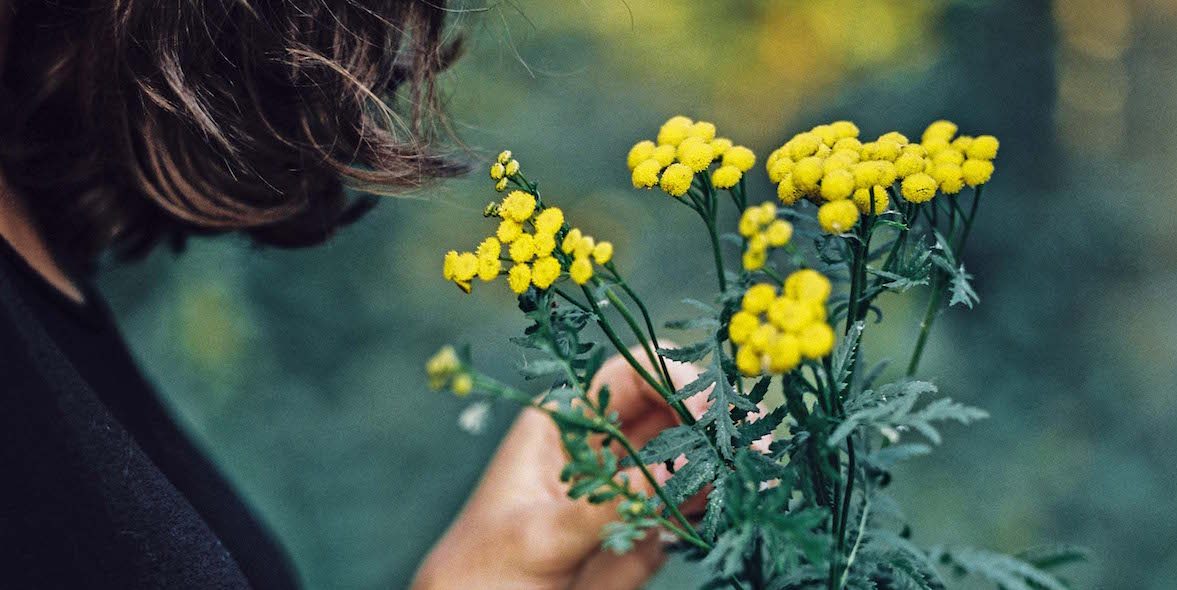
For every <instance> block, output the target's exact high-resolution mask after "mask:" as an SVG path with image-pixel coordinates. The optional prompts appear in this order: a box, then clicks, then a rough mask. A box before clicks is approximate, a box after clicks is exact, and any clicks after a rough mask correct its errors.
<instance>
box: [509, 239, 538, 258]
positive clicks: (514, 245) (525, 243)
mask: <svg viewBox="0 0 1177 590" xmlns="http://www.w3.org/2000/svg"><path fill="white" fill-rule="evenodd" d="M509 252H510V254H511V260H514V261H515V262H527V261H528V260H531V259H532V258H535V237H533V236H532V235H531V234H521V235H520V236H519V237H517V238H515V241H513V242H511V248H510V250H509Z"/></svg>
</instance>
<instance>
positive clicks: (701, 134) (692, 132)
mask: <svg viewBox="0 0 1177 590" xmlns="http://www.w3.org/2000/svg"><path fill="white" fill-rule="evenodd" d="M687 137H698V138H699V139H702V140H703V141H711V140H712V139H715V124H714V123H708V122H707V121H699V122H698V123H695V124H694V125H691V127H690V129H687Z"/></svg>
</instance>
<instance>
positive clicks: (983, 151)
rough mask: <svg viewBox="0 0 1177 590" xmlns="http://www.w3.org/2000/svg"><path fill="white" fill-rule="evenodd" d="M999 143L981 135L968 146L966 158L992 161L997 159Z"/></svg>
mask: <svg viewBox="0 0 1177 590" xmlns="http://www.w3.org/2000/svg"><path fill="white" fill-rule="evenodd" d="M999 146H1000V143H999V142H998V141H997V138H996V137H993V136H992V135H982V136H980V137H977V138H976V139H974V140H973V143H972V144H970V145H969V149H968V156H969V157H970V158H972V159H974V160H992V159H993V158H996V157H997V148H998V147H999Z"/></svg>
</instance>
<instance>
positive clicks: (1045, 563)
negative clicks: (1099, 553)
mask: <svg viewBox="0 0 1177 590" xmlns="http://www.w3.org/2000/svg"><path fill="white" fill-rule="evenodd" d="M1014 557H1017V558H1018V559H1021V560H1022V561H1025V562H1027V563H1030V564H1032V565H1034V566H1035V567H1038V568H1040V569H1044V570H1049V569H1052V568H1056V567H1059V566H1063V565H1067V564H1071V563H1078V562H1081V561H1087V560H1089V559H1091V552H1090V551H1088V550H1087V549H1084V548H1083V547H1078V546H1076V545H1065V544H1054V545H1041V546H1038V547H1031V548H1029V549H1024V550H1022V551H1019V552H1017V553H1016V554H1015V555H1014Z"/></svg>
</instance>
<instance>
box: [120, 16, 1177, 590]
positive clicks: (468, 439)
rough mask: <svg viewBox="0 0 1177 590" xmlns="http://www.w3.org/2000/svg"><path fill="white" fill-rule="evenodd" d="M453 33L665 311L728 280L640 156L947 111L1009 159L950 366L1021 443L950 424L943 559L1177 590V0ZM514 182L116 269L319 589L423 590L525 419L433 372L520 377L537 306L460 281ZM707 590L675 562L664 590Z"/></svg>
mask: <svg viewBox="0 0 1177 590" xmlns="http://www.w3.org/2000/svg"><path fill="white" fill-rule="evenodd" d="M453 22H454V24H455V25H456V26H457V27H458V28H459V29H460V30H461V31H462V32H463V34H465V35H466V36H467V38H468V46H469V52H468V55H467V56H466V57H465V58H464V59H463V60H462V61H461V62H460V63H459V65H458V66H457V67H456V69H455V71H454V72H453V73H452V74H451V75H450V77H449V78H448V79H447V81H446V84H447V87H448V90H449V95H450V101H449V102H450V107H449V108H450V110H451V112H452V114H453V117H454V119H455V122H456V125H457V128H458V130H459V134H460V135H461V137H462V138H463V139H464V140H465V141H466V142H467V143H468V144H469V145H470V146H472V147H473V150H474V151H475V153H474V154H472V155H471V156H470V157H471V158H472V159H478V158H482V159H485V158H488V157H489V156H490V155H492V154H494V153H496V152H497V151H498V150H499V149H501V148H502V147H508V146H509V147H510V148H512V149H513V150H514V151H515V153H516V155H517V157H518V158H520V159H521V161H522V162H523V166H524V169H525V170H526V171H527V172H528V173H529V176H531V177H532V178H538V179H540V180H541V181H542V183H543V185H544V186H545V188H546V191H547V194H548V195H549V196H550V197H552V198H555V199H557V200H558V201H559V202H560V204H561V205H563V206H565V209H566V210H567V211H568V213H569V215H570V217H571V218H572V219H574V220H575V221H576V223H577V224H578V225H580V226H582V227H584V228H586V230H588V231H590V232H591V233H593V234H594V235H597V236H598V237H608V238H610V239H612V241H613V242H614V243H615V244H616V245H617V250H618V261H619V264H620V265H621V266H622V267H623V268H626V269H630V270H629V271H628V275H629V276H630V277H631V279H632V282H633V283H635V286H636V287H637V289H638V290H639V291H640V292H643V293H646V294H647V297H648V299H649V300H650V301H651V302H652V303H653V307H654V310H655V312H656V314H657V315H659V316H661V317H663V318H665V317H668V316H670V315H673V314H675V313H676V311H679V310H680V304H679V303H677V302H678V301H679V300H680V299H681V298H682V297H686V296H696V297H698V296H707V295H708V293H709V292H708V290H707V289H708V288H709V287H710V286H711V285H710V283H711V280H712V279H711V275H710V274H709V273H710V270H709V269H710V267H709V264H710V263H709V261H708V258H707V256H708V254H707V250H706V244H705V241H704V240H703V238H702V236H701V235H700V228H699V226H698V225H697V220H696V219H694V218H693V217H692V216H691V215H690V214H689V212H688V211H687V210H686V209H683V208H680V207H672V206H670V205H669V204H668V203H667V202H666V199H667V197H665V195H662V194H661V193H658V192H638V191H634V190H632V189H630V188H629V187H628V174H627V172H626V169H625V165H624V155H625V151H626V149H627V148H628V147H629V145H630V144H631V143H632V142H633V141H635V140H636V139H639V138H644V137H650V136H653V135H654V133H655V132H656V129H657V126H658V124H659V123H660V122H661V121H662V120H664V119H665V118H666V117H668V116H669V115H672V114H677V113H680V112H681V113H684V114H687V115H691V116H694V117H701V118H707V119H710V120H713V121H715V122H716V123H717V124H718V125H719V128H720V132H721V134H722V135H725V136H728V137H731V138H734V139H735V140H736V141H737V143H744V144H746V145H749V146H751V147H753V148H754V149H755V150H756V151H757V153H758V154H760V155H761V158H763V156H764V155H765V154H767V152H768V151H769V150H770V149H771V148H773V147H775V146H777V145H779V144H780V143H781V142H782V141H783V140H784V139H785V138H787V137H789V136H790V135H792V134H793V133H795V132H797V131H799V130H801V129H807V128H809V127H810V126H812V125H814V124H816V123H819V122H825V121H828V120H832V119H834V118H851V119H853V120H855V121H857V122H858V123H859V124H860V126H861V127H862V128H863V131H864V134H869V135H871V137H873V136H875V135H877V134H879V133H882V132H884V131H888V130H891V129H898V130H900V131H902V132H905V133H908V134H910V135H918V134H919V132H920V131H921V130H922V128H923V126H924V125H925V124H926V123H927V122H928V121H930V120H933V119H936V118H940V117H948V118H951V119H953V120H955V121H957V122H959V123H960V124H961V127H962V130H963V131H964V132H968V133H982V132H988V133H994V134H996V135H997V136H999V137H1000V138H1001V140H1002V148H1001V155H1000V157H999V159H998V162H997V164H998V172H997V175H996V176H995V180H994V181H993V183H992V187H991V190H989V191H987V193H986V194H987V196H989V198H988V199H987V203H986V207H985V208H984V209H983V211H982V214H981V217H980V219H979V222H978V223H979V226H978V227H977V228H976V230H975V233H974V234H973V235H974V238H973V240H972V245H971V246H970V252H969V256H968V265H969V270H970V272H972V273H973V274H974V275H975V276H976V277H977V279H976V286H977V290H978V291H979V293H980V295H981V305H980V307H979V308H978V309H976V310H973V311H964V310H961V309H959V308H956V309H952V310H950V311H948V312H947V313H946V314H945V316H944V318H943V319H942V320H941V324H939V328H940V330H939V331H938V332H937V333H936V334H935V335H934V337H933V339H932V342H931V347H930V353H929V355H928V356H927V358H926V363H925V365H924V371H923V372H924V373H925V374H926V375H927V376H929V377H932V378H934V379H935V380H936V381H937V382H938V383H939V384H940V385H941V386H942V389H943V390H944V391H945V392H946V393H947V394H948V395H951V396H952V397H954V398H957V399H961V400H963V401H966V402H968V403H971V404H974V405H980V406H982V407H985V408H988V409H989V410H990V412H991V413H992V416H993V417H992V419H990V420H987V421H984V422H982V423H980V424H979V425H976V426H973V427H970V428H967V429H963V428H952V429H950V430H951V432H950V433H949V434H950V437H949V438H948V439H947V441H946V443H945V444H944V445H943V447H942V448H941V449H940V450H939V451H938V452H937V453H935V454H934V455H933V456H932V457H930V458H926V459H923V460H919V461H916V462H914V463H912V464H911V465H909V466H907V467H906V468H903V469H902V470H901V471H900V472H899V473H898V477H897V483H896V485H895V486H894V490H893V491H894V493H895V494H897V495H898V496H899V497H900V498H901V499H902V501H903V502H904V504H905V506H906V507H907V509H908V511H909V513H910V514H911V515H912V516H913V521H914V525H915V533H916V537H917V539H919V540H920V541H922V542H926V543H937V542H947V543H952V542H965V543H973V544H979V545H985V546H990V547H994V548H996V549H1001V550H1009V551H1013V550H1018V549H1021V548H1024V547H1025V546H1028V545H1034V544H1039V543H1045V542H1051V541H1060V542H1067V543H1076V544H1081V545H1085V546H1087V547H1089V548H1090V549H1091V550H1092V551H1093V555H1094V559H1093V561H1092V562H1091V563H1090V564H1087V565H1084V566H1079V567H1078V568H1075V569H1074V570H1072V571H1073V574H1074V578H1075V579H1076V580H1077V582H1078V586H1079V587H1084V588H1133V589H1153V588H1155V589H1162V588H1166V589H1167V588H1172V587H1173V584H1174V582H1173V580H1175V579H1177V518H1175V517H1174V515H1173V510H1174V507H1175V506H1177V502H1175V501H1174V495H1175V490H1177V437H1175V436H1174V429H1175V427H1177V404H1174V403H1173V399H1174V396H1175V394H1177V312H1175V311H1174V304H1173V299H1172V297H1173V296H1172V294H1173V293H1174V292H1175V291H1177V270H1175V269H1177V214H1175V213H1174V209H1175V205H1177V191H1175V190H1174V188H1173V186H1174V183H1173V177H1174V174H1173V168H1174V165H1173V163H1174V161H1175V158H1174V156H1177V125H1175V123H1177V110H1175V109H1174V108H1173V107H1174V106H1175V99H1174V93H1175V92H1177V3H1174V2H1172V1H1171V0H1059V1H1056V2H1054V3H1050V2H1041V1H1030V0H1005V1H990V2H985V1H980V0H977V1H964V0H959V1H952V2H950V1H937V2H901V1H892V0H809V1H806V2H801V1H784V0H782V1H772V2H752V1H740V0H727V1H720V0H710V1H707V2H703V1H697V0H696V1H690V0H677V1H669V0H667V1H662V2H647V1H643V0H628V1H624V0H583V1H581V2H573V1H563V2H551V1H543V2H541V1H536V0H517V1H516V2H515V3H513V4H512V3H498V4H492V5H490V6H489V9H488V10H485V11H471V12H456V13H454V15H453ZM481 166H482V165H481V161H479V165H478V168H479V169H478V171H477V172H476V173H475V174H473V175H472V177H471V178H469V179H464V180H459V181H454V182H449V183H446V184H444V185H442V186H439V187H435V188H432V189H430V190H428V191H422V192H421V193H419V194H416V195H411V196H410V197H409V198H403V199H390V200H388V201H387V202H386V203H384V204H383V205H382V206H381V207H379V208H378V209H377V211H376V212H375V213H374V214H373V215H371V216H370V217H369V218H367V219H365V220H364V221H363V222H362V223H360V224H359V225H357V226H355V227H353V228H351V229H349V230H347V231H346V232H344V233H343V234H342V235H340V236H339V237H338V238H337V239H335V240H334V241H333V242H331V243H330V244H328V245H326V246H324V247H321V248H318V249H315V250H308V251H299V252H285V251H273V250H258V249H255V248H252V247H250V246H249V245H248V244H246V243H244V241H242V240H239V239H233V238H223V239H217V240H212V241H201V242H197V243H194V244H193V245H192V247H191V248H190V249H189V251H188V252H187V253H186V254H185V255H183V256H181V257H175V256H173V255H171V254H166V253H161V254H157V255H155V256H154V257H153V258H151V259H149V260H148V261H147V262H145V263H143V264H139V265H134V266H117V265H113V264H112V265H109V268H108V269H107V270H106V271H105V272H104V274H103V278H102V283H103V286H104V287H105V290H106V293H107V294H108V296H109V298H110V300H111V303H112V305H113V306H114V308H115V309H116V312H117V314H118V315H119V316H120V318H121V321H122V323H123V326H124V329H125V331H126V334H127V337H128V339H129V340H130V342H131V345H132V347H133V349H134V351H135V352H136V354H137V355H138V357H139V358H140V359H141V361H142V362H143V364H144V366H145V367H146V370H147V372H148V373H149V375H150V377H151V378H152V379H153V380H154V381H155V382H156V383H157V384H158V386H159V387H160V389H161V390H162V392H163V394H164V396H165V397H166V398H167V400H168V401H169V402H170V403H171V404H172V406H173V407H174V408H175V410H176V412H177V413H178V414H179V416H180V418H181V421H182V423H183V424H185V425H186V426H187V427H189V429H190V430H191V432H192V433H193V435H194V436H195V437H196V438H197V439H198V440H199V441H200V442H201V443H202V444H203V445H204V446H205V447H206V448H207V449H208V451H209V452H210V453H211V454H212V455H213V456H215V457H216V459H217V460H218V461H219V462H220V464H222V465H223V466H224V469H225V470H226V471H227V472H228V474H229V475H230V477H231V479H233V480H234V481H235V482H236V483H237V484H238V485H239V487H240V488H241V489H242V490H243V491H244V492H245V493H246V494H247V495H248V496H249V498H250V499H251V500H252V501H253V503H254V504H255V505H256V506H257V508H258V510H259V511H260V513H261V514H262V515H263V516H264V518H265V519H266V520H267V521H268V522H270V523H271V524H272V526H273V528H274V529H275V530H276V532H277V534H278V535H279V536H280V538H281V540H282V541H283V543H284V544H285V546H286V547H287V548H288V550H289V551H290V553H291V554H292V556H293V558H294V560H295V562H296V564H297V567H298V569H299V571H300V573H301V576H302V577H303V579H304V581H305V582H306V583H307V585H308V587H310V588H355V589H376V588H390V587H392V588H397V587H403V586H405V585H406V584H407V583H408V580H409V579H410V577H411V575H412V573H413V571H414V568H415V564H416V563H417V562H418V561H419V560H420V558H421V557H422V555H423V554H424V553H425V552H426V551H427V549H428V548H429V546H430V544H431V543H432V542H433V541H434V540H435V538H436V537H437V536H438V535H439V534H440V533H441V532H442V530H443V528H444V527H445V526H446V524H447V523H448V522H449V520H450V519H451V518H452V516H453V515H454V514H455V513H456V511H457V510H458V509H459V507H460V506H461V503H462V502H463V499H464V498H465V497H466V495H467V493H468V491H469V490H470V489H471V487H472V486H473V485H474V483H475V480H476V478H477V476H478V474H479V472H480V470H481V468H482V466H483V465H484V463H485V461H486V459H487V457H488V456H489V454H490V453H491V451H492V450H493V447H494V443H495V442H496V441H497V438H498V436H499V435H501V433H502V431H503V430H504V429H505V428H506V426H507V425H508V424H509V423H510V420H511V418H512V416H513V413H514V410H513V409H512V408H509V407H506V406H496V407H495V408H494V409H493V410H492V417H491V421H490V423H489V425H488V428H487V431H486V432H485V433H484V434H482V435H479V436H474V435H471V434H467V433H465V432H463V431H462V430H460V429H459V428H458V425H457V416H458V414H459V413H460V411H461V410H462V409H463V407H465V403H464V402H462V401H459V400H456V399H453V398H452V397H451V396H447V395H439V394H436V393H432V392H429V391H427V390H426V388H425V384H424V379H423V376H422V373H421V369H420V367H421V364H422V361H423V359H424V358H425V357H426V356H427V355H428V354H429V353H430V352H432V351H433V350H434V349H435V348H436V347H438V346H439V345H440V344H443V343H445V342H449V341H467V342H471V343H473V344H474V348H475V354H476V358H477V359H479V362H480V364H481V365H482V366H483V367H487V368H489V369H491V370H492V371H493V372H495V373H497V374H498V375H500V376H502V377H504V378H514V370H513V367H514V362H515V361H516V360H517V359H518V358H519V353H518V351H516V350H513V349H512V348H511V346H510V345H509V344H507V343H506V340H505V339H506V336H507V335H508V334H512V333H514V332H515V331H517V330H519V329H520V328H521V327H522V323H521V321H520V319H519V318H518V317H517V314H514V313H511V312H512V299H511V297H510V296H509V294H508V292H507V290H506V288H505V287H504V286H503V285H501V284H498V285H495V286H493V287H489V288H487V287H485V286H482V285H479V287H483V288H478V289H476V292H475V294H474V295H473V296H464V295H462V294H461V293H460V292H459V291H458V290H457V289H455V288H454V287H453V286H452V285H449V284H446V283H445V282H444V281H443V280H442V279H441V276H440V271H439V268H440V260H441V254H442V253H443V252H444V251H445V250H446V249H449V248H451V247H458V248H469V247H472V246H474V245H475V244H476V243H477V240H478V239H479V236H481V235H484V232H487V231H489V229H490V225H489V224H488V223H487V222H485V221H484V220H483V219H481V217H480V211H481V208H482V206H483V205H484V204H485V203H486V202H488V201H489V200H490V199H491V198H493V197H494V193H493V191H491V190H490V186H489V183H488V181H486V180H485V177H484V175H483V173H482V171H481ZM753 176H754V177H755V178H757V179H759V180H758V181H757V183H756V184H754V185H753V186H755V187H759V189H760V191H761V194H762V195H763V196H762V197H761V198H762V199H763V198H769V197H770V196H771V195H772V194H773V193H772V192H771V188H770V187H769V186H768V185H767V183H766V181H765V180H764V179H763V173H762V171H761V167H760V165H759V164H758V166H757V169H756V172H755V174H754V175H753ZM668 285H669V286H673V288H672V289H667V286H668ZM909 295H910V296H909V297H906V298H899V297H896V298H892V299H890V300H887V301H885V302H884V303H885V307H886V311H887V320H888V321H887V322H886V323H885V324H884V325H882V326H881V327H878V328H875V329H874V331H873V332H872V333H871V335H870V337H869V340H868V346H869V347H870V348H869V351H870V352H872V353H873V354H874V355H876V356H878V355H882V354H884V353H885V352H886V351H888V350H891V351H895V356H897V357H902V356H903V355H905V354H907V352H908V350H909V347H910V343H911V340H912V338H913V337H914V334H915V326H916V323H917V322H918V318H917V316H918V314H919V312H920V311H921V308H922V305H923V301H924V299H923V296H922V295H923V293H912V294H909ZM690 579H691V578H690V575H689V568H688V567H687V566H684V565H683V564H675V565H672V566H671V567H670V568H669V569H668V570H667V571H666V572H664V573H663V574H662V575H661V577H660V578H659V580H658V581H656V582H655V584H654V587H658V588H681V587H690Z"/></svg>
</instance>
